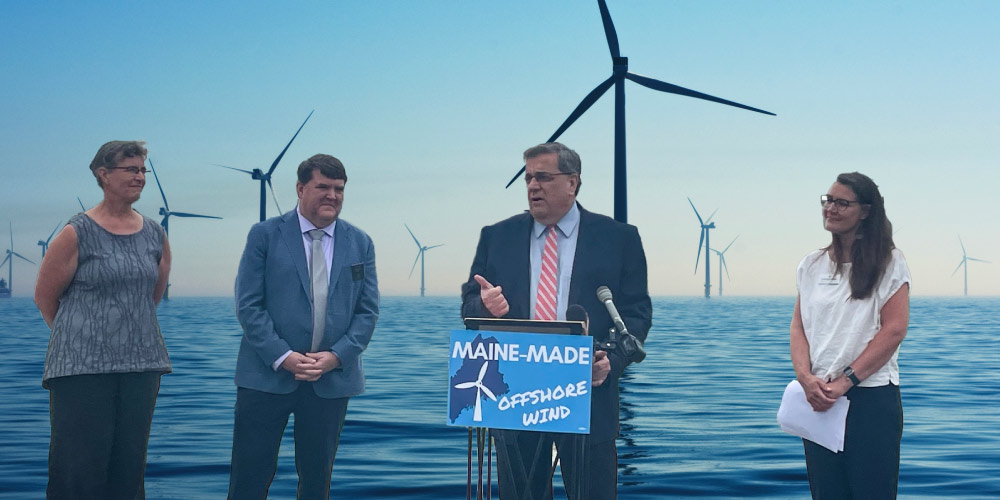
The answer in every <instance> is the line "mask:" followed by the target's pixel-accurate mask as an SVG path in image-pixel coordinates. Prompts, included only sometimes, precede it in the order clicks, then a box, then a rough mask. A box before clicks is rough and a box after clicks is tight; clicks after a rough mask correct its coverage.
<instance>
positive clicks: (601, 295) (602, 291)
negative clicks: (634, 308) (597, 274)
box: [597, 286, 628, 335]
mask: <svg viewBox="0 0 1000 500" xmlns="http://www.w3.org/2000/svg"><path fill="white" fill-rule="evenodd" d="M597 300H600V301H601V302H603V303H604V307H607V308H608V314H610V315H611V321H613V322H614V324H615V328H617V329H618V333H620V334H622V335H628V329H627V328H625V322H624V321H622V316H621V314H618V308H617V307H615V303H614V302H613V301H612V300H611V289H609V288H608V287H606V286H600V287H598V288H597Z"/></svg>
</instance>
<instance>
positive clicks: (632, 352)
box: [597, 286, 646, 363]
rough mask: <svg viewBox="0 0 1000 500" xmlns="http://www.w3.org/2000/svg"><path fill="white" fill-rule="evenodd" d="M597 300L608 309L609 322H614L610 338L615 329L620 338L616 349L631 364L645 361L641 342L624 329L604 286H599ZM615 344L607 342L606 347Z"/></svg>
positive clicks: (609, 292) (644, 352) (607, 289)
mask: <svg viewBox="0 0 1000 500" xmlns="http://www.w3.org/2000/svg"><path fill="white" fill-rule="evenodd" d="M597 300H600V301H601V302H604V307H607V308H608V314H609V315H611V321H613V322H614V324H615V327H614V328H612V329H611V336H612V337H613V336H614V330H615V329H617V330H618V333H619V335H620V336H621V338H620V339H619V340H618V342H617V347H620V348H621V350H622V351H623V352H624V353H625V357H626V358H628V360H629V361H631V362H633V363H641V362H642V360H644V359H646V350H645V349H644V348H643V346H642V342H640V341H639V339H637V338H635V336H634V335H632V334H631V333H629V332H628V329H627V328H625V322H624V321H622V316H621V314H618V308H617V307H615V303H614V301H612V300H611V290H610V289H609V288H608V287H606V286H601V287H598V288H597ZM614 344H615V342H613V340H609V342H608V346H609V347H612V348H614V347H613V346H614Z"/></svg>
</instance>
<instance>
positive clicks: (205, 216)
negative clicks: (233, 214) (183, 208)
mask: <svg viewBox="0 0 1000 500" xmlns="http://www.w3.org/2000/svg"><path fill="white" fill-rule="evenodd" d="M170 215H176V216H177V217H199V218H202V219H221V218H222V217H216V216H214V215H199V214H189V213H187V212H170Z"/></svg>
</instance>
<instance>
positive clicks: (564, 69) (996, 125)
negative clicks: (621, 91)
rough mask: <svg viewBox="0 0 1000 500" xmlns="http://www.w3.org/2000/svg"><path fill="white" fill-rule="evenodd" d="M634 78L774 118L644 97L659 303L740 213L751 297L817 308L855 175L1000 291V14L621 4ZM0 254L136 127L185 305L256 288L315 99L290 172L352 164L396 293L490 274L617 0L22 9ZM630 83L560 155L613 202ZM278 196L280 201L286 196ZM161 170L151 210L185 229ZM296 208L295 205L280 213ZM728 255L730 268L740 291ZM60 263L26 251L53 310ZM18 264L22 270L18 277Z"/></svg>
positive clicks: (917, 244) (964, 9) (604, 65)
mask: <svg viewBox="0 0 1000 500" xmlns="http://www.w3.org/2000/svg"><path fill="white" fill-rule="evenodd" d="M608 7H609V10H610V12H611V16H612V18H613V20H614V23H615V27H616V29H617V32H618V38H619V44H620V47H621V53H622V55H623V56H627V57H628V58H629V69H630V70H631V71H632V72H635V73H638V74H641V75H645V76H648V77H652V78H656V79H660V80H663V81H666V82H669V83H673V84H675V85H680V86H683V87H687V88H690V89H694V90H697V91H700V92H704V93H707V94H711V95H715V96H718V97H722V98H725V99H729V100H733V101H736V102H740V103H743V104H747V105H750V106H754V107H757V108H762V109H765V110H768V111H771V112H773V113H776V115H777V116H766V115H762V114H758V113H753V112H749V111H745V110H741V109H737V108H733V107H729V106H724V105H720V104H716V103H711V102H707V101H702V100H697V99H691V98H688V97H682V96H677V95H672V94H665V93H661V92H656V91H653V90H649V89H646V88H644V87H641V86H639V85H636V84H634V83H631V82H629V83H628V84H627V88H626V129H627V155H628V192H629V201H628V207H629V223H631V224H634V225H636V226H637V227H638V228H639V232H640V235H641V236H642V240H643V245H644V248H645V252H646V258H647V261H648V270H649V288H650V294H651V295H654V296H659V295H670V296H699V295H701V294H702V293H703V284H704V274H703V273H704V267H703V266H704V258H703V257H702V259H701V260H702V261H701V262H700V263H699V264H698V269H697V272H696V270H695V258H696V255H697V249H698V237H699V234H700V233H699V231H700V228H699V224H698V220H697V218H696V216H695V214H694V212H693V211H692V210H691V206H690V205H689V204H688V200H687V198H688V197H690V199H691V200H692V201H693V202H694V204H695V206H696V207H697V208H698V210H699V211H700V212H701V214H702V216H703V217H707V215H708V214H710V213H712V211H714V210H718V211H717V212H716V214H715V217H714V219H713V220H714V221H715V222H716V226H717V228H716V229H714V230H713V231H712V232H711V243H712V246H713V247H714V248H718V249H721V248H724V247H725V245H727V244H728V243H729V242H730V241H732V240H733V238H736V237H737V235H738V236H739V238H738V239H737V240H736V241H735V243H733V245H732V247H731V248H730V249H729V250H728V252H727V253H726V260H727V264H728V266H727V268H728V271H729V276H728V279H726V280H724V282H723V290H724V293H725V294H726V295H786V296H787V295H794V294H795V268H796V266H797V264H798V262H799V261H800V260H801V258H802V257H803V256H804V255H805V254H806V253H808V252H810V251H811V250H813V249H816V248H820V247H822V246H825V245H826V244H827V243H828V242H829V233H827V232H826V231H824V230H823V227H822V223H821V218H820V206H819V203H818V196H819V195H821V194H824V193H826V190H827V189H828V188H829V187H830V185H831V184H832V183H833V182H834V180H835V179H836V176H837V174H839V173H841V172H849V171H855V170H856V171H860V172H862V173H865V174H867V175H869V176H871V177H872V178H873V179H874V180H875V182H876V183H878V184H879V186H880V189H881V191H882V194H883V196H884V198H885V200H886V210H887V213H888V216H889V218H890V220H891V221H892V222H893V224H894V228H895V241H896V245H897V246H898V247H899V248H900V249H901V250H902V252H903V254H904V255H905V256H906V259H907V262H908V264H909V267H910V271H911V274H912V280H913V281H912V294H913V295H914V296H917V295H928V296H936V295H961V294H962V287H963V283H962V271H961V270H958V272H957V273H955V274H954V275H952V273H953V271H954V270H955V268H956V266H957V265H958V264H959V262H960V261H961V259H962V249H961V246H960V243H959V236H961V239H962V241H963V242H964V245H965V248H966V250H967V251H968V255H969V256H970V257H974V258H979V259H982V260H987V261H991V262H992V263H991V264H986V263H980V262H972V263H970V265H969V283H968V287H969V294H970V295H994V296H995V295H1000V230H998V229H1000V225H998V223H997V219H998V216H1000V207H998V204H997V203H996V202H995V201H994V200H993V197H995V196H996V189H997V186H998V185H1000V168H998V167H1000V139H998V137H1000V92H997V89H998V88H1000V51H998V50H997V48H998V47H1000V30H997V29H996V19H998V18H1000V2H995V1H977V0H970V1H963V2H949V1H933V2H928V1H908V2H901V1H884V2H867V1H845V2H835V3H830V2H792V1H759V2H721V1H693V0H692V1H671V2H661V1H641V0H630V1H624V0H609V1H608ZM0 47H3V49H2V50H0V87H2V92H0V137H3V139H2V141H0V229H2V231H0V251H2V250H3V249H6V248H7V247H8V246H9V240H10V236H9V235H8V234H6V233H7V227H5V226H8V224H10V225H11V227H12V228H13V239H14V250H15V251H17V252H18V253H20V254H22V255H24V256H26V257H28V258H30V259H32V260H34V261H35V262H36V263H37V262H40V258H41V248H40V247H39V246H38V245H37V244H36V242H37V241H38V240H40V239H45V238H47V237H48V235H49V233H50V232H52V231H53V229H54V228H55V227H57V226H59V225H62V224H64V223H65V221H66V220H67V219H69V217H71V216H72V215H74V214H75V213H77V212H78V211H79V209H80V207H79V204H78V202H77V197H79V198H80V199H81V200H82V201H83V203H84V204H86V206H87V207H88V208H90V207H92V206H93V205H95V204H96V203H98V202H99V201H100V199H101V192H100V190H99V188H98V187H97V184H96V182H95V181H94V179H93V177H92V175H91V173H90V171H89V169H88V165H89V163H90V161H91V159H92V158H93V157H94V154H95V153H96V151H97V149H98V147H100V145H101V144H103V143H104V142H106V141H109V140H113V139H122V140H129V139H138V140H144V141H147V146H148V148H149V158H150V159H151V160H152V161H153V162H154V164H155V165H156V167H157V172H158V173H159V176H160V181H161V182H162V183H163V189H164V191H165V193H166V195H167V200H168V201H169V204H170V208H171V209H172V210H174V211H183V212H193V213H198V214H206V215H215V216H219V217H222V220H209V219H178V218H172V219H171V224H170V243H171V248H172V250H173V268H172V271H171V277H170V281H171V293H172V294H173V295H174V296H215V295H220V296H224V295H231V294H232V289H233V280H234V278H235V275H236V269H237V264H238V261H239V258H240V254H241V252H242V249H243V246H244V244H245V242H246V234H247V231H248V230H249V228H250V226H251V225H252V224H253V223H255V222H256V221H257V219H258V210H259V208H258V204H259V201H258V198H259V192H258V189H259V188H258V184H257V182H256V181H252V180H251V179H250V176H248V175H246V174H243V173H239V172H234V171H231V170H226V169H223V168H219V167H217V166H213V164H224V165H229V166H232V167H236V168H242V169H247V170H250V169H253V168H263V169H266V168H267V167H269V166H270V165H271V163H272V162H273V161H274V159H275V158H276V157H277V155H278V153H279V152H280V151H281V149H282V148H284V147H285V145H286V144H287V143H288V141H289V139H291V137H292V135H293V134H294V132H295V130H296V129H297V128H298V127H299V125H300V124H301V123H302V121H303V120H304V119H305V117H306V116H307V115H308V114H309V113H310V111H313V110H315V113H314V114H313V116H312V118H311V119H310V120H309V122H308V123H307V124H306V125H305V127H304V128H303V129H302V131H301V133H300V134H299V136H298V138H297V139H296V140H295V142H294V143H293V144H292V145H291V147H290V148H289V149H288V152H287V153H286V155H285V157H284V158H283V160H282V161H281V162H280V163H279V165H278V167H277V169H276V171H275V173H274V176H273V183H274V186H275V190H276V193H277V198H278V202H279V204H280V207H281V209H282V211H287V210H290V209H292V208H293V207H294V205H295V201H296V196H295V169H296V167H297V165H298V163H300V162H301V161H302V160H304V159H306V158H307V157H309V156H311V155H313V154H315V153H327V154H332V155H334V156H336V157H338V158H340V159H341V160H342V161H343V162H344V164H345V166H346V168H347V174H348V177H349V181H348V184H347V190H346V199H345V203H344V209H343V212H342V213H341V217H342V218H343V219H345V220H348V221H350V222H351V223H353V224H355V225H357V226H359V227H361V228H362V229H364V230H365V231H366V232H368V234H369V235H371V237H372V239H373V240H374V243H375V250H376V256H377V270H378V276H379V285H380V289H381V292H382V294H383V295H416V294H419V288H420V269H419V264H418V265H417V269H416V270H415V271H414V272H413V275H412V277H410V275H409V273H410V270H411V266H412V265H413V263H414V258H415V257H416V256H417V247H416V245H415V244H414V242H413V240H412V239H411V238H410V235H409V234H408V233H407V231H406V229H405V228H404V223H405V224H407V225H409V227H410V228H411V229H412V230H413V232H414V233H415V234H416V236H417V238H419V239H420V241H421V243H422V244H424V245H437V244H441V245H443V246H441V247H439V248H435V249H433V250H430V251H428V252H427V254H426V273H427V276H426V287H427V293H428V294H429V295H454V296H457V295H458V293H459V287H460V285H461V283H462V282H463V281H465V279H466V278H467V277H468V272H469V267H470V265H471V263H472V258H473V255H474V253H475V248H476V243H477V241H478V237H479V231H480V228H482V227H483V226H485V225H489V224H492V223H494V222H497V221H499V220H502V219H504V218H507V217H509V216H511V215H514V214H517V213H519V212H521V211H523V210H525V209H526V208H527V200H526V195H525V189H524V186H523V183H521V182H518V183H516V184H514V185H513V186H511V188H510V189H504V186H505V185H506V183H507V181H508V180H510V179H511V177H512V176H513V175H514V174H515V173H516V172H517V170H518V169H519V168H520V167H521V165H522V160H521V154H522V152H523V151H524V150H525V149H526V148H528V147H530V146H533V145H535V144H538V143H540V142H542V141H544V140H545V139H547V138H548V137H549V136H550V135H551V134H552V133H553V132H554V131H555V130H556V128H557V127H558V126H559V125H560V124H561V123H562V121H563V120H564V119H565V118H566V117H567V116H568V115H569V113H570V112H571V111H572V110H573V109H574V108H575V107H576V106H577V104H578V103H579V102H580V100H581V99H582V98H583V97H584V96H585V95H586V94H587V93H588V92H590V90H591V89H593V88H594V87H595V86H597V84H599V83H600V82H602V81H603V80H604V79H606V78H607V77H608V76H609V75H610V74H611V59H610V56H609V52H608V48H607V42H606V40H605V36H604V31H603V28H602V24H601V18H600V13H599V11H598V8H597V4H596V2H593V1H582V0H581V1H572V2H571V1H562V0H560V1H551V2H529V1H508V2H482V1H467V0H462V1H460V0H437V1H420V2H414V1H402V0H401V1H390V0H380V1H377V2H371V1H362V0H343V1H338V2H320V1H316V2H282V3H275V2H262V1H238V2H237V1H229V2H227V1H220V2H195V1H171V2H153V1H129V2H110V1H102V2H49V1H37V2H28V1H16V0H0ZM613 100H614V96H613V92H610V93H608V94H606V95H605V96H604V97H603V98H602V99H601V100H600V101H598V102H597V104H595V105H594V106H593V107H592V108H591V109H590V110H589V111H588V112H587V113H586V114H585V115H584V116H583V117H582V118H581V119H580V120H578V121H577V122H576V123H575V124H574V125H573V126H572V127H571V128H570V129H569V130H568V131H567V132H566V133H564V134H563V135H562V137H560V141H561V142H563V143H565V144H566V145H567V146H569V147H571V148H573V149H575V150H576V151H577V152H578V153H579V154H580V156H581V158H582V161H583V175H582V180H583V186H582V188H581V191H580V195H579V198H578V200H579V201H580V203H581V204H582V205H583V206H584V207H585V208H587V209H588V210H591V211H595V212H599V213H604V214H608V215H611V214H612V212H613V197H612V185H613V180H612V175H613V150H614V143H613V127H614V112H613ZM269 198H270V197H269ZM162 203H163V202H162V199H160V195H159V192H158V191H157V189H156V185H155V181H154V180H153V178H152V176H149V178H148V179H147V185H146V189H145V191H144V193H143V195H142V198H141V199H140V200H139V201H138V202H137V203H136V204H135V207H136V209H137V210H139V211H140V212H141V213H143V214H145V215H148V216H150V217H153V218H155V219H157V220H159V216H157V211H158V210H159V207H161V206H162ZM267 211H268V215H269V216H273V215H276V214H277V209H276V207H275V205H274V202H273V201H271V200H270V199H268V206H267ZM717 267H718V260H717V259H716V258H715V257H714V255H713V258H712V262H711V272H712V290H713V294H714V293H715V292H716V291H717V288H718V281H717V278H718V274H717V271H718V269H717ZM37 271H38V267H37V265H31V264H28V263H26V262H23V261H20V260H18V261H17V262H15V264H14V268H13V272H14V279H13V282H14V283H13V285H14V295H15V296H30V295H31V294H32V291H33V287H34V280H35V276H36V273H37ZM6 276H7V269H6V266H5V268H4V269H3V277H5V278H6Z"/></svg>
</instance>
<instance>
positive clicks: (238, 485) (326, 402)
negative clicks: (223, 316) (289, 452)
mask: <svg viewBox="0 0 1000 500" xmlns="http://www.w3.org/2000/svg"><path fill="white" fill-rule="evenodd" d="M348 399H349V398H339V399H325V398H321V397H319V396H317V395H316V393H315V392H314V391H313V388H312V384H311V383H307V382H303V383H301V384H299V388H298V389H297V390H296V391H295V392H292V393H291V394H272V393H268V392H261V391H255V390H253V389H247V388H244V387H239V388H237V391H236V418H235V423H234V425H233V459H232V469H231V471H230V475H229V498H230V499H231V500H263V499H264V498H267V490H268V489H269V488H270V487H271V480H272V479H274V473H275V470H276V469H277V467H278V448H279V446H280V445H281V436H282V434H284V432H285V426H286V425H287V424H288V416H289V415H295V433H294V436H295V470H296V471H297V472H298V474H299V484H298V490H297V491H298V493H297V498H298V499H299V500H305V499H309V500H313V499H316V500H326V499H328V498H330V477H331V475H332V473H333V460H334V458H335V457H336V456H337V446H338V445H339V444H340V431H341V430H342V429H343V427H344V417H345V416H346V415H347V401H348Z"/></svg>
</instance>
